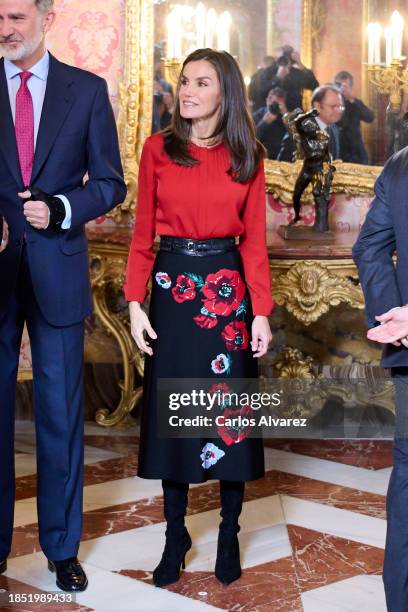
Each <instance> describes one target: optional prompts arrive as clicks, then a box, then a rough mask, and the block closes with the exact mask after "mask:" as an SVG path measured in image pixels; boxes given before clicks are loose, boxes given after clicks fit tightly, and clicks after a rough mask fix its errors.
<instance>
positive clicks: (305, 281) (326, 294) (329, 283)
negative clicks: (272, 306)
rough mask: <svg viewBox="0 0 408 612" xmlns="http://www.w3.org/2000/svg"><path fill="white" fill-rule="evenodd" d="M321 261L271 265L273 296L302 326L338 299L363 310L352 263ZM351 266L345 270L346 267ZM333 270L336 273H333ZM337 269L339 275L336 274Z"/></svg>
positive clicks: (333, 304) (287, 262)
mask: <svg viewBox="0 0 408 612" xmlns="http://www.w3.org/2000/svg"><path fill="white" fill-rule="evenodd" d="M345 264H346V265H344V267H343V268H341V261H340V263H338V264H337V266H338V270H336V271H335V267H336V264H333V262H324V261H296V262H295V263H293V260H292V261H290V260H289V261H278V262H276V263H275V264H274V265H272V270H273V278H274V290H273V295H274V298H275V300H276V302H277V304H279V305H280V306H285V308H286V309H287V310H288V311H289V312H290V313H292V314H293V315H294V316H295V317H296V318H297V319H298V320H299V321H301V322H302V323H303V324H304V325H310V324H311V323H313V322H314V321H317V319H319V317H321V316H322V315H323V314H324V313H326V312H327V311H328V310H329V308H330V307H331V306H338V305H339V304H340V303H341V302H343V303H347V304H350V306H352V308H358V309H364V297H363V294H362V292H361V289H360V287H359V286H357V280H358V279H357V278H356V276H355V275H356V273H355V268H354V271H353V262H352V261H351V260H350V262H349V266H348V265H347V262H345ZM348 267H349V268H350V271H349V273H347V268H348ZM333 272H335V273H333ZM339 272H340V274H339Z"/></svg>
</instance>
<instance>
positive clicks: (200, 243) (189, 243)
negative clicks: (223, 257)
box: [160, 236, 236, 257]
mask: <svg viewBox="0 0 408 612" xmlns="http://www.w3.org/2000/svg"><path fill="white" fill-rule="evenodd" d="M235 249H236V244H235V238H209V239H208V240H194V239H192V238H179V237H178V236H161V237H160V250H161V251H168V252H174V253H182V254H183V255H195V256H199V257H204V256H206V255H218V254H219V253H226V252H228V251H234V250H235Z"/></svg>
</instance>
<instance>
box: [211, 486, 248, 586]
mask: <svg viewBox="0 0 408 612" xmlns="http://www.w3.org/2000/svg"><path fill="white" fill-rule="evenodd" d="M244 491H245V482H234V481H231V480H220V499H221V517H222V521H221V523H220V530H219V533H218V546H217V561H216V563H215V575H216V577H217V578H218V580H219V581H220V582H222V583H223V584H230V583H231V582H234V580H237V579H238V578H239V577H240V576H241V563H240V559H239V542H238V532H239V530H240V526H239V524H238V518H239V515H240V514H241V510H242V502H243V500H244Z"/></svg>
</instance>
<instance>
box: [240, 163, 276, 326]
mask: <svg viewBox="0 0 408 612" xmlns="http://www.w3.org/2000/svg"><path fill="white" fill-rule="evenodd" d="M242 221H243V223H244V226H245V229H244V232H243V234H241V236H240V241H239V251H240V253H241V258H242V263H243V267H244V274H245V280H246V282H247V285H248V290H249V295H250V297H251V302H252V310H253V313H254V315H265V316H268V315H270V314H271V312H272V310H273V309H274V307H275V302H274V300H273V299H272V283H271V274H270V269H269V258H268V252H267V248H266V203H265V171H264V166H263V162H261V164H260V165H259V168H258V170H257V171H256V173H255V175H254V177H253V179H252V182H251V185H250V188H249V191H248V195H247V200H246V202H245V207H244V212H243V215H242Z"/></svg>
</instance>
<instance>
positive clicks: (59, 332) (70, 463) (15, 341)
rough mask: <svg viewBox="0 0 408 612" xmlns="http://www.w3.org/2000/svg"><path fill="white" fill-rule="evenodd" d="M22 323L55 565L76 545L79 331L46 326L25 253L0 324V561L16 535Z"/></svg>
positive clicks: (44, 513)
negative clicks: (16, 425) (16, 431)
mask: <svg viewBox="0 0 408 612" xmlns="http://www.w3.org/2000/svg"><path fill="white" fill-rule="evenodd" d="M62 302H63V300H62ZM24 322H26V324H27V329H28V333H29V337H30V345H31V352H32V364H33V390H34V415H35V427H36V444H37V509H38V527H39V535H40V544H41V547H42V549H43V551H44V553H45V555H46V556H47V557H48V558H49V559H52V560H56V561H57V560H61V559H66V558H68V557H72V556H75V555H76V554H77V551H78V547H79V542H80V538H81V529H82V495H83V491H82V490H83V449H84V446H83V342H84V325H83V322H80V323H78V324H75V325H71V326H68V327H54V326H52V325H50V324H49V323H48V322H47V321H46V320H45V319H44V317H43V315H42V313H41V311H40V309H39V307H38V304H37V301H36V298H35V295H34V290H33V287H32V283H31V277H30V270H29V264H28V259H27V252H26V247H25V246H24V247H23V252H22V257H21V263H20V270H19V276H18V281H17V285H16V289H15V291H14V294H13V297H12V299H11V301H10V304H9V308H8V311H7V313H6V315H5V316H4V317H3V319H2V320H1V321H0V560H2V559H5V558H6V557H7V555H8V554H9V552H10V548H11V540H12V532H13V517H14V501H15V468H14V419H15V401H16V380H17V371H18V362H19V354H20V344H21V337H22V333H23V328H24Z"/></svg>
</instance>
